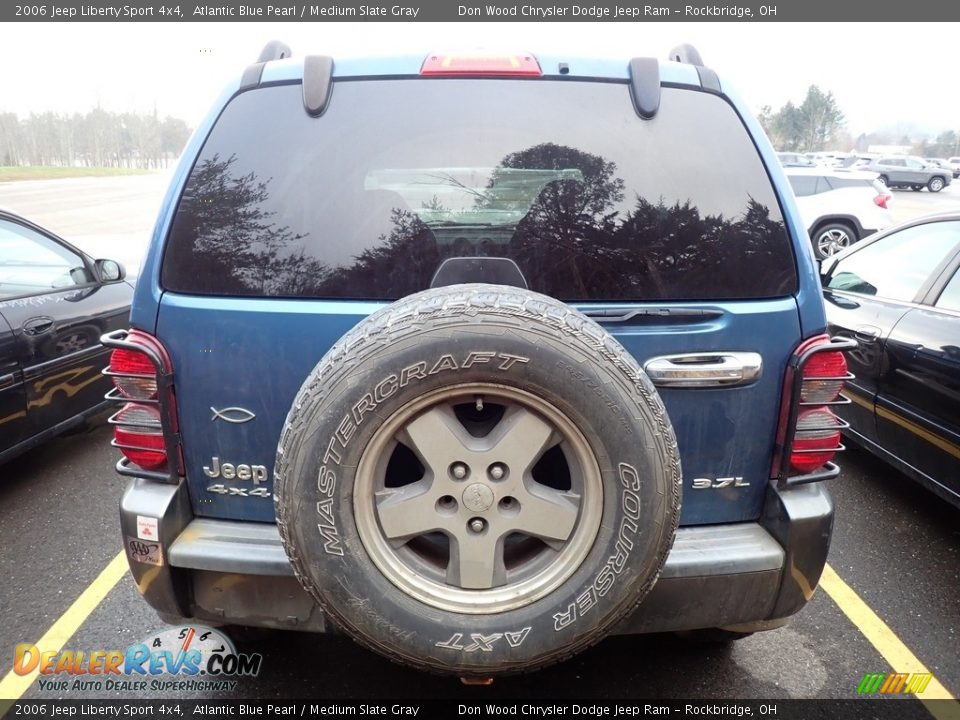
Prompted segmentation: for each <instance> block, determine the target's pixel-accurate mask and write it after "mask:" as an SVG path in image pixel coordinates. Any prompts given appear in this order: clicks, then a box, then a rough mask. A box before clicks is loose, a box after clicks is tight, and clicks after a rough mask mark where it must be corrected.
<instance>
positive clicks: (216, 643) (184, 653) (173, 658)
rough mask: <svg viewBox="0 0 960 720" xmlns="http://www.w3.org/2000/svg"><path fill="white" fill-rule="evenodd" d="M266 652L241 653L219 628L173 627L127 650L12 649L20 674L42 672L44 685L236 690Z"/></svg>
mask: <svg viewBox="0 0 960 720" xmlns="http://www.w3.org/2000/svg"><path fill="white" fill-rule="evenodd" d="M262 662H263V656H262V655H260V654H259V653H238V652H237V650H236V648H235V647H234V645H233V642H232V641H231V640H230V638H228V637H227V636H226V635H225V634H224V633H223V632H221V631H220V630H216V629H214V628H209V627H204V626H202V625H187V626H182V627H170V628H165V629H164V630H162V631H160V632H157V633H153V634H151V635H150V636H148V637H147V638H146V639H144V640H143V641H142V642H139V643H136V644H134V645H131V646H129V647H128V648H127V649H126V650H60V651H45V650H43V649H42V648H38V647H37V646H36V645H30V644H28V643H23V644H20V645H17V646H16V648H15V650H14V662H13V670H14V672H15V673H17V674H18V675H29V674H30V673H33V672H37V673H39V676H40V677H39V678H38V680H37V683H38V685H39V689H40V690H47V691H49V690H57V691H63V690H86V691H90V690H113V691H117V690H120V691H124V690H129V691H142V690H160V691H163V690H167V691H182V690H200V691H205V690H232V689H234V688H235V687H236V685H237V681H236V680H235V679H232V678H236V677H238V676H240V677H255V676H256V675H257V674H258V673H259V672H260V665H261V663H262Z"/></svg>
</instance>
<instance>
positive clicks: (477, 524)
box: [470, 518, 487, 533]
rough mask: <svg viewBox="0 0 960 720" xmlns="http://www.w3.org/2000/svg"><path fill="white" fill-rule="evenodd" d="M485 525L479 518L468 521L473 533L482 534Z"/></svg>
mask: <svg viewBox="0 0 960 720" xmlns="http://www.w3.org/2000/svg"><path fill="white" fill-rule="evenodd" d="M486 526H487V524H486V523H485V522H484V521H483V520H481V519H480V518H474V519H473V520H471V521H470V529H471V530H472V531H473V532H475V533H482V532H483V529H484V528H485V527H486Z"/></svg>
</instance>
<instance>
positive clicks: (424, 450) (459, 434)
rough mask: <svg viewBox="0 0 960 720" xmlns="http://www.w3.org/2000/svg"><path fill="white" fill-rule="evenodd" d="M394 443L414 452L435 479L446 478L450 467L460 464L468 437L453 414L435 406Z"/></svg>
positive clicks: (405, 428) (416, 420)
mask: <svg viewBox="0 0 960 720" xmlns="http://www.w3.org/2000/svg"><path fill="white" fill-rule="evenodd" d="M397 439H398V440H399V441H400V442H402V443H403V444H404V445H406V446H407V447H409V448H410V449H411V450H413V452H414V453H416V454H417V456H418V457H419V458H420V461H421V462H423V463H424V464H425V465H427V466H428V467H429V468H430V469H431V470H432V471H433V475H434V476H435V477H438V478H440V477H446V476H447V469H448V468H449V467H450V464H451V463H453V462H456V461H458V460H462V459H463V457H464V455H465V453H466V452H467V451H468V450H467V444H468V442H469V434H468V433H467V431H466V429H465V428H464V427H463V425H461V424H460V421H459V420H457V416H456V415H454V414H453V410H451V409H450V408H448V407H446V406H438V407H435V408H432V409H430V410H428V411H427V412H425V413H423V414H422V415H420V416H418V417H416V418H414V420H413V421H412V422H410V423H408V424H407V425H406V427H404V428H403V429H402V430H401V431H400V433H398V435H397Z"/></svg>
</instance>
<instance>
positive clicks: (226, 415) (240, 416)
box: [210, 407, 256, 424]
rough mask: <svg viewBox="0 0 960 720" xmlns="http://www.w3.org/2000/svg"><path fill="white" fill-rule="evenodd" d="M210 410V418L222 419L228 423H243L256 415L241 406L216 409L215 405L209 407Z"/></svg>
mask: <svg viewBox="0 0 960 720" xmlns="http://www.w3.org/2000/svg"><path fill="white" fill-rule="evenodd" d="M210 410H212V411H213V416H212V417H211V418H210V419H211V420H223V421H224V422H228V423H235V424H239V423H245V422H250V421H251V420H253V419H254V418H255V417H256V415H254V414H253V413H252V412H250V411H249V410H247V409H246V408H242V407H228V408H224V409H223V410H217V409H216V408H215V407H211V408H210Z"/></svg>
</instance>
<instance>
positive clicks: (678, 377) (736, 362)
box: [643, 352, 763, 388]
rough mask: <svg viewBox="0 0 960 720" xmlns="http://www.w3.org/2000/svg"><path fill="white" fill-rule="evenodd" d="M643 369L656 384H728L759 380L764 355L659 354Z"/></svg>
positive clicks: (715, 385)
mask: <svg viewBox="0 0 960 720" xmlns="http://www.w3.org/2000/svg"><path fill="white" fill-rule="evenodd" d="M643 369H644V370H645V371H646V373H647V375H649V376H650V379H651V380H652V381H653V384H654V385H656V386H657V387H687V388H711V387H731V386H736V385H748V384H750V383H752V382H755V381H756V380H758V379H759V378H760V375H761V374H762V372H763V358H761V357H760V354H759V353H754V352H716V353H688V354H684V355H661V356H660V357H655V358H651V359H650V360H647V362H646V364H644V366H643Z"/></svg>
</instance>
